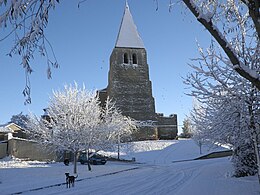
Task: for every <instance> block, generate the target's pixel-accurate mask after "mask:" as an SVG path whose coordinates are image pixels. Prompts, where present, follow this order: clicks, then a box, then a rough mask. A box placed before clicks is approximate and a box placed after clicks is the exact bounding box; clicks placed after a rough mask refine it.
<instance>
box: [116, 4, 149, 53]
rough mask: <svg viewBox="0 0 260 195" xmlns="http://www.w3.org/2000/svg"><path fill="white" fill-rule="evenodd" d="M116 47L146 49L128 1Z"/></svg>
mask: <svg viewBox="0 0 260 195" xmlns="http://www.w3.org/2000/svg"><path fill="white" fill-rule="evenodd" d="M116 47H126V48H144V43H143V41H142V39H141V37H140V36H139V33H138V31H137V28H136V25H135V23H134V20H133V17H132V14H131V12H130V10H129V6H128V3H127V1H126V5H125V11H124V15H123V18H122V21H121V25H120V29H119V33H118V36H117V40H116Z"/></svg>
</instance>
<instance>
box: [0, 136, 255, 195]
mask: <svg viewBox="0 0 260 195" xmlns="http://www.w3.org/2000/svg"><path fill="white" fill-rule="evenodd" d="M153 148H154V150H153ZM207 152H208V149H206V148H203V154H206V153H207ZM131 155H134V157H136V159H137V161H138V162H141V163H142V164H137V163H122V162H108V163H107V164H106V165H104V166H92V171H91V172H89V171H87V166H86V165H80V164H79V166H78V173H79V175H78V178H77V181H76V183H75V187H74V188H70V189H67V188H66V186H65V185H64V182H65V175H64V173H65V172H71V171H72V170H73V166H72V165H70V166H64V165H63V163H53V164H46V163H41V162H24V161H19V160H18V161H17V160H12V159H6V160H2V161H0V182H1V183H0V194H1V195H2V194H3V195H6V194H17V193H19V194H34V195H35V194H39V195H42V194H44V195H48V194H55V195H56V194H62V195H91V194H93V195H103V194H105V195H106V194H107V195H108V194H109V195H128V194H129V195H132V194H133V195H134V194H135V195H136V194H137V195H156V194H160V195H168V194H169V195H190V194H192V195H255V194H258V195H259V194H260V190H259V185H258V183H257V178H256V177H245V178H233V177H231V176H230V175H229V174H231V172H232V165H231V162H230V160H229V159H228V158H219V159H211V160H196V161H184V162H175V163H172V162H173V161H180V160H190V159H194V158H196V157H198V155H199V149H198V146H196V144H195V143H194V141H193V140H180V141H176V140H174V141H171V143H169V141H153V142H152V141H151V142H140V143H137V144H136V146H135V148H134V150H133V152H132V153H131ZM131 155H129V157H131Z"/></svg>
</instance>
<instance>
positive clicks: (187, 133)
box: [180, 117, 192, 138]
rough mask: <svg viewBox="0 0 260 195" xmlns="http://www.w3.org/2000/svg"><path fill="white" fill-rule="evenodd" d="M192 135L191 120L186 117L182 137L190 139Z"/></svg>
mask: <svg viewBox="0 0 260 195" xmlns="http://www.w3.org/2000/svg"><path fill="white" fill-rule="evenodd" d="M191 135H192V124H191V120H190V119H189V118H188V117H186V118H185V119H184V120H183V127H182V133H181V135H180V137H183V138H190V137H191Z"/></svg>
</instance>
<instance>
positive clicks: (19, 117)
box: [11, 112, 29, 129]
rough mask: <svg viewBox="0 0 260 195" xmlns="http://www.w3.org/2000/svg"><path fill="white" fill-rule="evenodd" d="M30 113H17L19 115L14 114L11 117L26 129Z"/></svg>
mask: <svg viewBox="0 0 260 195" xmlns="http://www.w3.org/2000/svg"><path fill="white" fill-rule="evenodd" d="M28 117H29V116H28V115H24V114H23V113H22V112H21V113H19V114H17V115H13V116H12V118H11V122H12V123H15V124H17V125H19V126H20V127H22V128H23V129H26V128H27V127H26V123H27V121H28Z"/></svg>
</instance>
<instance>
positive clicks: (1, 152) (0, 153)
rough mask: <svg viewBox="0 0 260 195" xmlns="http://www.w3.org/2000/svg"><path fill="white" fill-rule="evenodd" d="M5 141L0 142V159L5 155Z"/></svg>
mask: <svg viewBox="0 0 260 195" xmlns="http://www.w3.org/2000/svg"><path fill="white" fill-rule="evenodd" d="M6 152H7V143H0V159H1V158H4V157H6V156H7V153H6Z"/></svg>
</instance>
